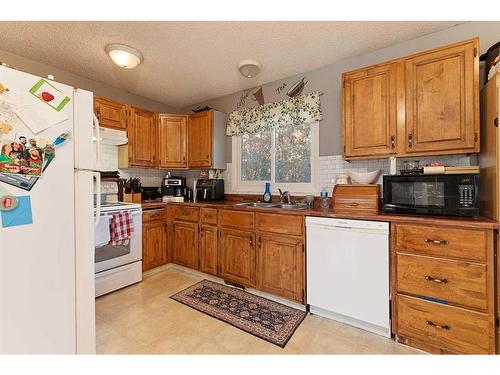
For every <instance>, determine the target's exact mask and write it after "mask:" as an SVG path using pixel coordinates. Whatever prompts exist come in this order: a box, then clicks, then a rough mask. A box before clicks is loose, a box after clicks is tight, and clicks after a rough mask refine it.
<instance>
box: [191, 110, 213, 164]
mask: <svg viewBox="0 0 500 375" xmlns="http://www.w3.org/2000/svg"><path fill="white" fill-rule="evenodd" d="M213 133H214V131H213V110H208V111H202V112H198V113H195V114H192V115H191V116H189V123H188V145H189V155H188V167H189V168H200V167H211V166H212V152H213Z"/></svg>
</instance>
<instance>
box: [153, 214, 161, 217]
mask: <svg viewBox="0 0 500 375" xmlns="http://www.w3.org/2000/svg"><path fill="white" fill-rule="evenodd" d="M159 216H160V214H154V215H151V217H159Z"/></svg>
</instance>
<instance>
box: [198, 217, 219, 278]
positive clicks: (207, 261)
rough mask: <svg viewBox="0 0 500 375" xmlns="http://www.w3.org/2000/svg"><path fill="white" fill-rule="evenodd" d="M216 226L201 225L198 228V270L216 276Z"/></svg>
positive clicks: (217, 264)
mask: <svg viewBox="0 0 500 375" xmlns="http://www.w3.org/2000/svg"><path fill="white" fill-rule="evenodd" d="M217 233H218V232H217V227H214V226H211V225H202V227H201V230H200V271H201V272H205V273H209V274H211V275H215V276H217V274H218V272H217V271H218V268H219V257H218V248H217V243H218V241H217V237H218V236H217Z"/></svg>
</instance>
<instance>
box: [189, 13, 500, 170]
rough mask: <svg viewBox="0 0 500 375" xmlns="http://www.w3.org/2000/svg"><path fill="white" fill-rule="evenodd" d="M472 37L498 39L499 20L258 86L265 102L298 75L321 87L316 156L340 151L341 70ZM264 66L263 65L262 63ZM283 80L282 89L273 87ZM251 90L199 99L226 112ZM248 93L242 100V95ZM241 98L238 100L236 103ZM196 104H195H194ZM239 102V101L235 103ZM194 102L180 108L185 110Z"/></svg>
mask: <svg viewBox="0 0 500 375" xmlns="http://www.w3.org/2000/svg"><path fill="white" fill-rule="evenodd" d="M474 37H479V38H480V50H481V53H484V52H485V51H486V50H487V49H488V48H489V47H490V46H491V45H492V44H494V43H496V42H497V41H499V40H500V22H468V23H465V24H461V25H458V26H455V27H452V28H450V29H447V30H443V31H440V32H437V33H433V34H429V35H426V36H423V37H420V38H417V39H413V40H410V41H407V42H403V43H399V44H396V45H393V46H390V47H387V48H383V49H379V50H376V51H373V52H370V53H367V54H363V55H360V56H355V57H352V58H348V59H345V60H341V61H338V62H336V63H334V64H331V65H327V66H324V67H322V68H319V69H315V70H312V71H309V72H305V73H301V74H298V75H296V76H293V77H289V78H286V79H284V80H279V81H274V82H270V83H267V84H265V85H263V86H262V90H263V93H264V98H265V102H273V101H279V100H284V99H286V98H287V96H286V94H285V93H286V91H287V90H288V89H289V88H290V87H291V86H292V85H293V84H294V83H295V82H296V81H298V80H299V79H302V78H303V77H306V78H307V80H308V83H307V85H306V87H305V89H304V93H305V92H310V91H316V90H319V91H322V92H323V95H322V96H321V107H322V110H323V121H322V122H321V124H320V156H328V155H338V154H341V153H342V148H341V147H342V146H341V143H342V130H341V127H342V120H341V112H342V108H341V74H342V72H345V71H349V70H353V69H356V68H361V67H364V66H367V65H371V64H377V63H380V62H384V61H387V60H391V59H395V58H399V57H402V56H405V55H410V54H413V53H417V52H421V51H425V50H428V49H432V48H435V47H439V46H442V45H446V44H451V43H455V42H459V41H462V40H465V39H470V38H474ZM264 69H265V67H264ZM285 83H286V87H285V89H284V90H283V91H281V92H279V93H278V91H277V89H278V88H279V87H280V86H281V85H283V84H285ZM254 91H255V89H254V90H250V91H240V92H237V93H234V94H230V95H226V96H223V97H220V98H216V99H212V100H207V101H205V102H203V103H198V104H207V105H209V106H210V107H212V108H214V109H217V110H219V111H221V112H225V113H229V112H232V111H234V110H237V109H238V108H243V107H253V106H255V105H256V104H257V103H256V101H255V100H254V99H253V96H252V93H253V92H254ZM246 93H248V94H249V95H248V97H247V98H246V100H243V99H244V98H242V95H244V94H246ZM240 101H241V103H240ZM198 104H196V105H198ZM239 104H240V105H239ZM194 107H195V105H192V106H189V107H187V108H184V109H183V111H184V112H186V113H189V112H190V111H191V108H194ZM227 150H229V151H228V152H227V161H228V162H231V152H230V150H231V141H230V139H229V140H228V148H227Z"/></svg>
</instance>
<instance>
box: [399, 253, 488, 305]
mask: <svg viewBox="0 0 500 375" xmlns="http://www.w3.org/2000/svg"><path fill="white" fill-rule="evenodd" d="M396 273H397V290H398V292H404V293H410V294H414V295H417V296H426V297H433V298H438V299H441V300H445V301H447V302H449V303H454V304H459V305H463V306H468V307H473V308H477V309H482V310H486V308H487V306H488V305H487V295H486V282H487V281H486V265H484V264H475V263H467V262H462V261H455V260H447V259H439V258H432V257H426V256H419V255H408V254H397V272H396Z"/></svg>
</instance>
